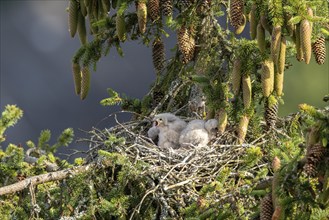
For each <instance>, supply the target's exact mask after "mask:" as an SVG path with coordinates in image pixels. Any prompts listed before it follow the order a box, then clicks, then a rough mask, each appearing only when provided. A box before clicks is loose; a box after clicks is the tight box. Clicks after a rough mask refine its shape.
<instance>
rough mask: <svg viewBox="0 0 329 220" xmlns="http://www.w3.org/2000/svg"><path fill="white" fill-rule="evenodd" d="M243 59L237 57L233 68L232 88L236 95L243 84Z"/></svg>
mask: <svg viewBox="0 0 329 220" xmlns="http://www.w3.org/2000/svg"><path fill="white" fill-rule="evenodd" d="M241 77H242V76H241V60H240V59H236V60H235V61H234V64H233V70H232V90H233V94H234V96H237V95H238V94H239V91H240V85H241Z"/></svg>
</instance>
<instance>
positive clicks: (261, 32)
mask: <svg viewBox="0 0 329 220" xmlns="http://www.w3.org/2000/svg"><path fill="white" fill-rule="evenodd" d="M257 45H258V48H259V50H260V52H261V53H265V50H266V41H265V29H264V28H263V25H262V24H261V23H259V24H258V25H257Z"/></svg>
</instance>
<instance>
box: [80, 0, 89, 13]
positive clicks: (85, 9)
mask: <svg viewBox="0 0 329 220" xmlns="http://www.w3.org/2000/svg"><path fill="white" fill-rule="evenodd" d="M80 11H81V13H82V15H83V16H87V14H88V13H87V7H86V4H85V1H84V0H80Z"/></svg>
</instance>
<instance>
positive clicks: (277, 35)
mask: <svg viewBox="0 0 329 220" xmlns="http://www.w3.org/2000/svg"><path fill="white" fill-rule="evenodd" d="M280 43H281V26H275V27H273V30H272V38H271V56H272V60H273V61H274V63H275V64H277V62H278V59H279V53H280Z"/></svg>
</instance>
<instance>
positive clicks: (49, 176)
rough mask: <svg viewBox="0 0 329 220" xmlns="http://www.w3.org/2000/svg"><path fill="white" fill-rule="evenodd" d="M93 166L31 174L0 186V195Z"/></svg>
mask: <svg viewBox="0 0 329 220" xmlns="http://www.w3.org/2000/svg"><path fill="white" fill-rule="evenodd" d="M94 166H95V164H88V165H84V166H78V167H73V168H69V169H65V170H60V171H56V172H50V173H45V174H41V175H37V176H32V177H30V178H27V179H25V180H22V181H20V182H17V183H14V184H11V185H8V186H3V187H1V188H0V196H1V195H6V194H9V193H15V192H18V191H21V190H23V189H25V188H28V187H29V186H30V185H33V186H35V185H39V184H42V183H46V182H51V181H56V180H62V179H65V178H67V177H69V176H74V175H77V174H79V173H83V172H86V171H88V170H89V169H90V168H92V167H94Z"/></svg>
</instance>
